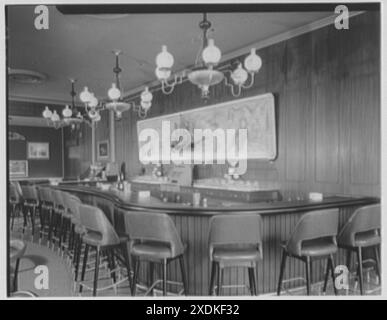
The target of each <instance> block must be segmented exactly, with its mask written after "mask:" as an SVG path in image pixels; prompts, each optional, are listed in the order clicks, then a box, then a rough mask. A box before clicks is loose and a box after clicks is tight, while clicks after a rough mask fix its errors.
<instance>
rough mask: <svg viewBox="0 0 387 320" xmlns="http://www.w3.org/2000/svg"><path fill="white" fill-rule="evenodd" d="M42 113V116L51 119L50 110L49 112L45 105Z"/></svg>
mask: <svg viewBox="0 0 387 320" xmlns="http://www.w3.org/2000/svg"><path fill="white" fill-rule="evenodd" d="M42 115H43V118H45V119H51V117H52V112H51V110H50V109H49V108H48V107H47V106H46V107H45V108H44V111H43V113H42Z"/></svg>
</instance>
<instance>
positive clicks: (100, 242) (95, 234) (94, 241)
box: [78, 204, 132, 296]
mask: <svg viewBox="0 0 387 320" xmlns="http://www.w3.org/2000/svg"><path fill="white" fill-rule="evenodd" d="M79 213H80V218H81V224H82V225H83V226H84V227H85V228H86V234H84V235H83V237H82V241H83V243H85V251H84V257H83V264H82V275H81V281H82V282H83V281H84V279H85V272H86V265H87V256H88V252H89V248H90V247H92V248H94V249H95V251H96V257H95V269H94V282H93V296H96V295H97V287H98V272H99V264H100V254H101V251H104V252H106V253H107V256H108V257H109V253H110V254H111V255H110V264H111V269H112V270H113V269H115V266H114V264H115V262H114V249H115V248H120V250H121V252H122V255H123V257H124V263H125V267H126V270H127V273H128V280H129V286H130V287H132V284H131V279H130V265H129V256H128V251H127V248H126V243H127V241H128V237H127V236H119V235H118V234H117V233H116V231H115V230H114V227H113V226H112V225H111V223H110V222H109V220H108V219H107V217H106V216H105V214H104V213H103V212H102V210H101V209H99V208H98V207H94V206H90V205H85V204H82V205H79ZM109 251H110V252H109ZM78 254H79V252H78ZM113 281H115V275H113ZM82 288H83V284H81V285H80V288H79V292H82Z"/></svg>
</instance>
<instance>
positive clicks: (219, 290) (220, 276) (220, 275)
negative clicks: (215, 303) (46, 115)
mask: <svg viewBox="0 0 387 320" xmlns="http://www.w3.org/2000/svg"><path fill="white" fill-rule="evenodd" d="M223 274H224V272H223V268H222V267H221V266H220V265H219V264H218V287H217V288H216V294H217V295H218V296H220V295H221V293H222V285H223Z"/></svg>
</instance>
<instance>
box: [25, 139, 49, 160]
mask: <svg viewBox="0 0 387 320" xmlns="http://www.w3.org/2000/svg"><path fill="white" fill-rule="evenodd" d="M27 159H31V160H49V159H50V144H49V143H48V142H28V143H27Z"/></svg>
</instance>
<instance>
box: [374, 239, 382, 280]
mask: <svg viewBox="0 0 387 320" xmlns="http://www.w3.org/2000/svg"><path fill="white" fill-rule="evenodd" d="M373 249H374V256H375V271H376V274H377V276H378V278H379V284H381V283H382V281H381V277H380V264H379V263H380V261H379V249H378V246H374V248H373Z"/></svg>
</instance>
